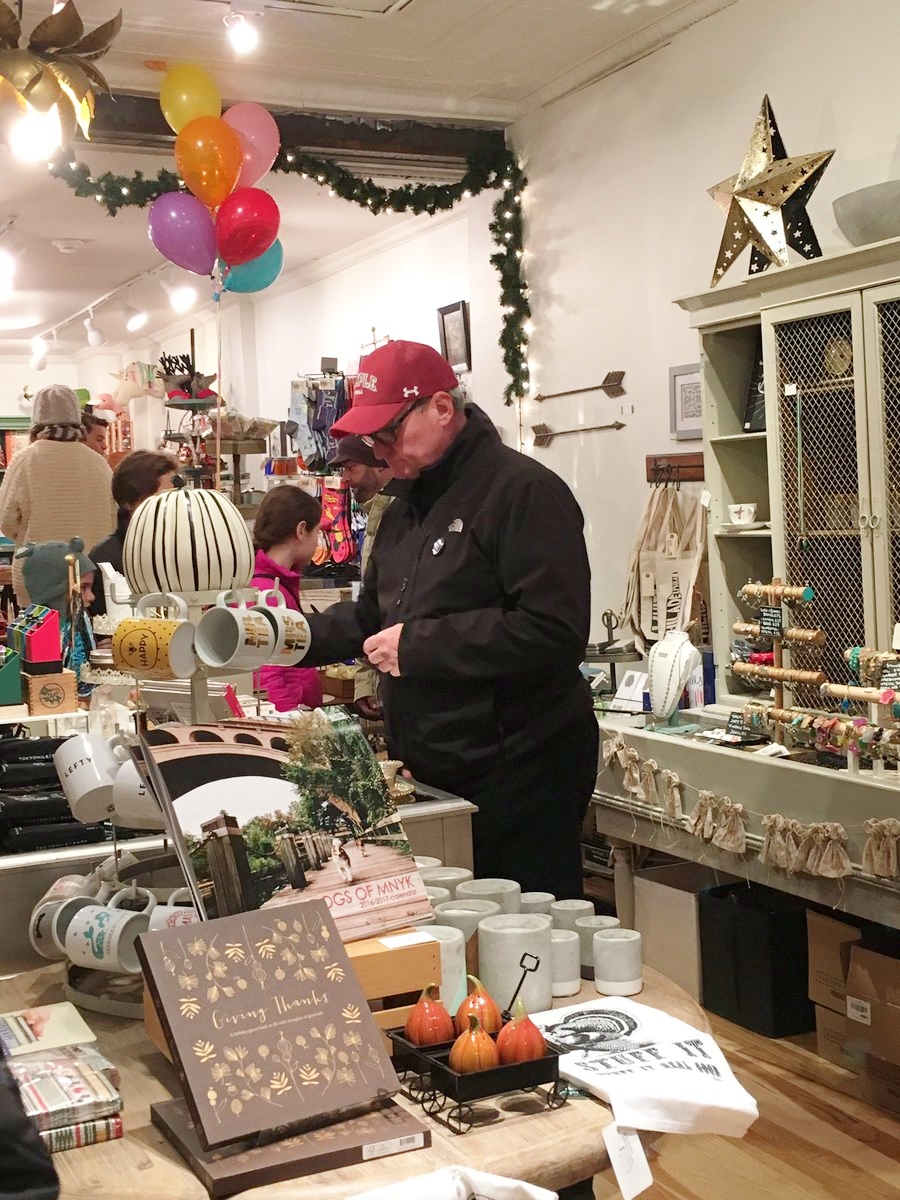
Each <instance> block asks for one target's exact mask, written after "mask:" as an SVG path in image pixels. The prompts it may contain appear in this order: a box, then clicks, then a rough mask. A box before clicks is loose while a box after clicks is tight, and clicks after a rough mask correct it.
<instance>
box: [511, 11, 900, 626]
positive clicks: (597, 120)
mask: <svg viewBox="0 0 900 1200" xmlns="http://www.w3.org/2000/svg"><path fill="white" fill-rule="evenodd" d="M898 46H900V4H898V3H897V0H856V3H854V4H852V5H838V4H823V3H821V0H790V3H785V2H784V0H740V3H738V4H737V5H735V6H733V7H731V8H728V9H726V10H724V11H723V12H721V13H719V14H717V15H716V16H714V17H711V18H709V19H707V20H706V21H704V22H702V23H701V24H699V25H696V26H694V27H693V28H692V29H690V30H688V31H687V32H686V33H683V34H681V35H680V36H679V37H677V38H676V39H675V40H674V41H673V42H672V43H670V45H669V46H667V47H666V48H665V49H663V50H661V51H659V52H658V53H656V54H654V55H653V56H651V57H650V58H648V59H645V60H643V61H641V62H639V63H636V64H635V65H634V66H632V67H629V68H626V69H625V70H622V71H620V72H619V73H618V74H616V75H613V76H611V77H610V78H608V79H606V80H603V81H601V82H600V83H598V84H596V85H594V86H593V87H591V88H589V89H586V90H584V91H581V92H579V93H577V94H575V95H573V96H571V97H569V98H567V99H565V100H562V101H559V102H557V103H556V104H554V105H552V106H550V107H548V108H546V109H543V110H541V111H539V112H537V113H535V114H533V115H532V116H530V117H529V118H527V119H526V120H523V121H521V122H520V123H519V124H518V125H516V126H515V127H514V129H513V130H512V141H513V143H514V145H515V146H516V148H517V150H518V152H519V153H520V156H521V157H522V159H523V162H524V165H525V169H526V172H527V174H528V176H529V180H530V186H529V188H528V190H527V192H526V199H525V214H526V219H527V226H526V245H527V257H526V266H527V268H528V274H529V282H530V285H531V289H532V296H531V302H532V307H533V310H534V323H535V332H534V335H533V339H532V344H531V350H532V359H531V367H532V373H533V375H532V377H533V385H534V390H535V391H545V392H556V391H562V390H563V389H566V388H577V387H586V386H589V385H591V384H596V383H599V382H600V380H601V379H602V378H603V376H604V375H605V373H606V372H607V371H609V370H612V369H621V370H625V371H626V372H627V373H626V376H625V386H626V387H627V390H628V395H627V396H626V397H625V398H624V400H623V401H611V400H607V399H606V398H605V397H604V396H603V393H601V392H597V393H591V394H589V395H587V396H584V397H577V398H576V397H573V398H566V399H560V400H552V401H548V402H547V403H545V404H543V405H536V404H534V402H533V401H529V402H526V404H525V406H524V412H523V416H524V424H525V425H526V427H529V426H531V425H532V424H534V423H535V422H536V421H545V422H546V423H547V424H549V425H550V426H551V427H553V428H556V429H569V428H572V427H575V426H578V425H593V424H602V423H606V422H607V421H611V420H613V419H615V418H616V417H620V416H621V419H622V420H624V421H626V422H627V428H626V429H624V430H622V431H621V432H618V433H615V432H609V433H594V434H585V435H583V436H573V437H566V438H562V439H559V440H558V441H556V442H555V443H554V444H553V445H552V446H551V447H550V448H549V449H546V450H536V451H534V453H535V454H536V455H539V456H540V459H541V461H542V462H544V463H546V464H547V465H548V466H550V467H552V468H554V469H555V470H557V471H558V472H559V473H560V474H561V475H562V476H563V477H564V478H566V479H568V480H569V482H570V483H571V484H572V486H573V488H574V489H575V492H576V495H577V497H578V499H579V501H580V503H581V505H582V507H583V508H584V510H585V514H586V517H587V527H588V542H589V547H590V551H591V557H592V562H593V571H594V621H593V628H594V635H595V636H600V635H601V634H602V626H601V625H600V619H599V618H600V614H601V612H602V611H603V609H604V608H608V607H612V608H615V609H618V607H619V605H620V603H621V601H622V598H623V592H624V572H625V565H626V562H627V558H628V552H629V549H630V547H631V544H632V541H633V537H634V532H635V527H636V525H637V521H638V517H639V514H640V511H641V509H642V506H643V504H644V502H645V499H646V496H647V489H648V485H647V484H646V483H645V482H643V480H644V456H645V455H646V454H648V453H653V452H672V451H675V450H690V449H699V443H675V442H674V441H673V440H672V439H671V438H670V435H669V414H668V368H669V367H670V366H672V365H676V364H681V363H688V362H692V361H696V360H697V358H698V345H697V340H696V336H695V334H693V333H692V332H691V331H690V329H689V328H688V320H687V317H686V315H685V314H684V313H683V312H682V311H681V310H679V309H677V308H675V307H674V306H673V305H672V303H671V301H672V300H673V298H675V297H677V296H681V295H686V294H691V293H695V292H701V291H705V290H706V289H707V288H708V287H709V280H710V276H711V274H712V269H713V266H714V264H715V258H716V253H717V251H718V246H719V241H720V238H721V235H722V229H723V225H724V214H722V213H721V210H720V209H718V208H717V207H716V205H715V204H714V203H713V201H712V200H711V199H710V198H709V197H708V196H707V195H706V189H707V188H708V187H710V186H712V185H713V184H714V183H717V182H719V181H720V180H722V179H725V178H727V177H728V176H730V175H732V174H734V173H735V172H736V171H737V169H738V167H739V166H740V163H741V159H742V158H743V155H744V151H745V148H746V145H747V141H748V139H749V136H750V133H751V130H752V127H753V123H754V120H755V118H756V114H757V112H758V110H759V106H760V103H761V101H762V98H763V96H764V94H766V93H768V95H769V97H770V100H771V102H772V106H773V108H774V111H775V115H776V118H777V120H778V124H779V127H780V131H781V135H782V138H783V140H784V142H785V145H786V148H787V150H788V152H789V153H794V154H801V153H808V152H810V151H815V150H825V149H831V148H833V147H836V148H837V154H836V155H835V157H834V160H833V161H832V163H831V165H830V166H829V167H828V169H827V170H826V172H825V174H824V177H823V180H822V182H821V183H820V185H819V188H818V190H817V191H816V193H815V195H814V197H813V199H812V202H811V204H810V205H809V212H810V215H811V217H812V219H813V223H814V225H815V228H816V231H817V233H818V236H819V240H820V242H821V244H822V249H823V252H824V253H825V254H828V253H829V252H830V251H833V250H836V249H838V248H842V247H843V248H846V242H845V241H844V239H843V237H842V236H841V234H840V233H839V231H838V230H837V227H836V225H835V223H834V219H833V216H832V213H831V201H832V200H833V199H834V198H835V197H836V196H840V195H842V194H844V193H845V192H848V191H853V190H854V189H856V188H859V187H863V186H866V185H868V184H871V183H879V182H882V181H883V180H885V179H888V178H893V177H897V176H898V175H900V140H898V133H900V73H898V71H897V65H896V58H897V47H898ZM748 261H749V258H748V255H747V252H745V255H744V258H743V259H742V260H741V261H740V263H739V264H738V266H737V267H734V268H732V270H731V271H730V272H729V274H728V275H727V276H726V282H727V283H728V284H735V283H739V282H740V281H741V279H743V278H745V277H746V273H747V263H748ZM771 269H774V268H771ZM623 405H624V407H625V414H624V415H622V412H621V409H622V407H623ZM631 405H634V409H635V411H634V413H632V412H631V411H630V408H631Z"/></svg>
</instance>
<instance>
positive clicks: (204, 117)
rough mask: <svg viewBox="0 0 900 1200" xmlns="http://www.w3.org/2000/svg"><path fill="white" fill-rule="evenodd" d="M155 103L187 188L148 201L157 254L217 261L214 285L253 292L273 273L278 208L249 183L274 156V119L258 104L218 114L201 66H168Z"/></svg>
mask: <svg viewBox="0 0 900 1200" xmlns="http://www.w3.org/2000/svg"><path fill="white" fill-rule="evenodd" d="M159 103H160V107H161V108H162V112H163V116H164V117H165V118H166V121H167V122H168V123H169V125H170V127H171V128H172V129H173V130H174V131H175V134H176V138H175V163H176V165H177V167H178V171H179V174H180V175H181V178H182V179H183V180H184V182H185V184H186V185H187V187H188V188H189V189H190V191H191V193H192V195H188V194H186V193H184V192H166V193H164V194H163V195H162V196H159V197H158V198H157V199H156V200H154V201H153V203H152V204H151V205H150V214H149V227H150V240H151V241H152V242H153V245H154V246H155V247H156V248H157V250H158V251H159V252H160V254H162V255H164V256H165V257H166V258H167V259H168V260H169V261H170V262H172V263H174V264H175V265H176V266H178V267H184V268H185V270H187V271H193V272H194V273H195V274H197V275H212V274H213V272H214V271H215V269H216V264H217V261H218V268H219V272H220V274H221V279H222V290H223V291H230V292H259V291H262V289H263V288H267V287H268V286H269V285H270V284H272V283H274V282H275V280H276V279H277V278H278V276H279V275H280V274H281V268H282V266H283V264H284V251H283V250H282V247H281V242H279V241H278V226H279V223H280V220H281V215H280V213H279V211H278V205H277V204H276V203H275V201H274V200H273V199H272V197H271V196H270V195H269V193H268V192H266V191H263V190H262V188H258V187H255V186H254V185H255V184H257V183H258V182H259V180H260V179H261V178H262V177H263V175H265V174H266V172H267V171H268V170H269V168H270V167H271V166H272V163H273V162H274V161H275V158H276V155H277V154H278V150H279V146H280V142H281V139H280V135H279V132H278V126H277V125H276V123H275V120H274V118H273V117H272V115H271V113H269V112H268V111H267V110H266V109H265V108H263V107H262V106H261V105H259V104H245V103H242V104H235V105H233V106H232V107H231V108H229V109H228V110H227V111H226V112H225V113H224V114H222V115H220V114H221V113H222V99H221V96H220V95H219V89H218V88H217V87H216V84H215V83H214V81H213V80H212V79H211V78H210V77H209V75H207V73H206V72H205V71H204V70H203V68H202V67H197V66H192V65H190V64H183V65H180V66H177V67H173V68H172V70H170V71H169V72H168V74H167V75H166V77H165V79H164V80H163V82H162V87H161V88H160V93H159Z"/></svg>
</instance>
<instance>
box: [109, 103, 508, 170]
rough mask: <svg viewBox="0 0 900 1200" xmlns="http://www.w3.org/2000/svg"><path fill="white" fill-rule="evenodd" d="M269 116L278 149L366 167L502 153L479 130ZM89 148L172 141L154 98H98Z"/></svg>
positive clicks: (499, 140)
mask: <svg viewBox="0 0 900 1200" xmlns="http://www.w3.org/2000/svg"><path fill="white" fill-rule="evenodd" d="M272 115H273V116H274V118H275V120H276V121H277V122H278V127H279V129H280V130H281V144H282V146H284V147H286V148H291V149H296V150H301V151H306V152H307V153H311V154H317V155H321V156H323V157H329V158H335V159H338V160H339V159H340V157H341V155H342V154H347V155H348V156H349V157H351V158H354V159H360V158H364V159H365V160H366V161H367V162H371V161H372V160H374V161H375V163H376V164H377V162H378V160H380V159H384V162H385V165H386V166H388V164H390V163H391V161H394V162H397V161H398V160H399V161H402V160H403V159H409V160H416V161H421V162H424V163H427V162H428V160H430V159H434V160H435V162H436V163H438V162H442V163H444V164H446V163H447V162H448V160H458V161H459V162H460V163H462V162H464V161H465V160H466V158H467V157H468V156H469V155H470V154H471V153H473V152H474V151H478V150H492V149H498V148H500V147H502V145H503V142H504V134H503V130H502V129H499V128H497V129H485V128H484V127H483V126H479V127H474V126H472V127H468V126H460V125H444V124H426V123H424V122H420V121H411V120H408V119H405V118H404V119H402V120H387V119H384V120H383V119H380V118H370V117H366V118H360V117H354V116H352V115H351V114H348V115H347V116H346V117H343V118H341V117H333V116H322V115H319V114H315V113H303V112H277V111H273V113H272ZM91 142H92V143H96V144H97V145H100V146H131V147H134V148H135V149H144V150H147V149H159V150H165V151H166V152H168V153H171V152H172V148H173V145H174V142H175V135H174V133H173V132H172V130H171V129H170V128H169V126H168V125H167V124H166V121H165V119H164V117H163V115H162V112H161V111H160V107H159V101H158V99H157V98H156V97H155V96H128V95H122V94H120V93H117V94H116V96H115V98H114V99H113V98H112V97H109V96H105V95H97V97H96V112H95V115H94V120H93V122H92V124H91Z"/></svg>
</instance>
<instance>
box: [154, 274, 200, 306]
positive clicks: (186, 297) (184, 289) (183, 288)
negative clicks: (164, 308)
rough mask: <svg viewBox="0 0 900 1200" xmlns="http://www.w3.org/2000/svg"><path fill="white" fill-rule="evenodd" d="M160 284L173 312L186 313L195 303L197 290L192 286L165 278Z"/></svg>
mask: <svg viewBox="0 0 900 1200" xmlns="http://www.w3.org/2000/svg"><path fill="white" fill-rule="evenodd" d="M160 284H161V285H162V289H163V291H164V292H165V293H166V295H167V296H168V297H169V304H170V305H171V306H172V310H173V311H174V312H177V313H186V312H188V311H189V310H190V309H192V308H193V307H194V305H195V304H196V303H197V289H196V288H195V287H194V286H193V284H191V283H186V282H182V281H180V280H173V279H166V278H165V277H163V278H162V279H161V280H160Z"/></svg>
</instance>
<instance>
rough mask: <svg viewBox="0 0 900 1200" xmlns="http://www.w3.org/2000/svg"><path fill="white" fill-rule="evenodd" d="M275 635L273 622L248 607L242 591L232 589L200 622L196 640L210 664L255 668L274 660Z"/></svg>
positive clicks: (228, 667) (234, 668)
mask: <svg viewBox="0 0 900 1200" xmlns="http://www.w3.org/2000/svg"><path fill="white" fill-rule="evenodd" d="M229 602H230V603H231V604H233V605H234V607H233V608H230V607H229ZM275 639H276V635H275V628H274V626H273V624H272V622H271V621H270V620H269V619H268V618H267V617H266V616H265V615H264V614H263V613H261V612H257V611H256V610H255V609H252V608H248V607H247V605H246V604H245V602H244V599H243V597H242V596H241V594H240V593H239V592H236V591H230V592H220V593H219V595H218V596H217V598H216V603H215V605H214V606H213V607H212V608H209V609H207V610H206V612H205V613H204V614H203V616H202V617H201V618H200V620H199V621H198V622H197V637H196V643H195V644H196V648H197V654H198V655H199V657H200V658H201V659H202V661H203V662H205V663H206V665H207V666H208V667H216V668H218V669H220V670H221V669H228V670H237V671H255V670H256V668H257V667H261V666H262V664H263V663H267V662H271V661H272V657H273V655H274V653H275Z"/></svg>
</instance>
